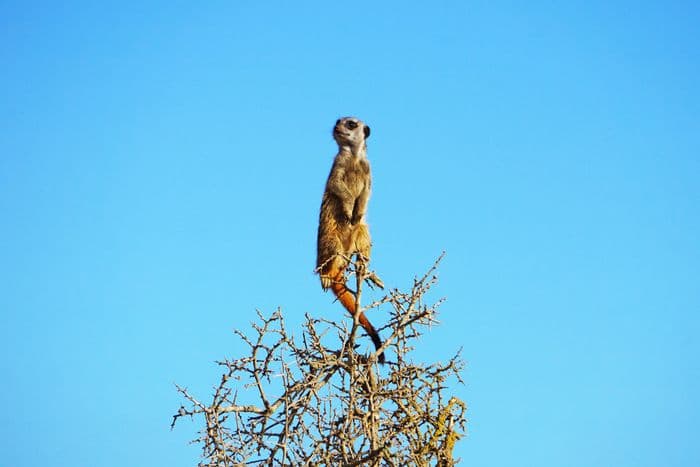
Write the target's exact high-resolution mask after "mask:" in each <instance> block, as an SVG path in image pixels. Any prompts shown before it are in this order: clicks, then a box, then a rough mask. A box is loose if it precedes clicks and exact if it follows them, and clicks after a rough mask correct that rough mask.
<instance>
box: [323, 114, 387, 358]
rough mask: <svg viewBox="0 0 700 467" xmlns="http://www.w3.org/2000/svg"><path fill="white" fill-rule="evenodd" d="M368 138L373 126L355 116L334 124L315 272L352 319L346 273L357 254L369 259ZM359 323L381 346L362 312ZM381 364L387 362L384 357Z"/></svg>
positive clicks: (364, 260)
mask: <svg viewBox="0 0 700 467" xmlns="http://www.w3.org/2000/svg"><path fill="white" fill-rule="evenodd" d="M369 133H370V131H369V127H368V126H367V125H365V124H364V123H363V122H362V121H360V120H358V119H356V118H354V117H345V118H341V119H339V120H338V121H337V122H336V124H335V126H334V128H333V138H334V139H335V141H336V142H337V143H338V154H337V155H336V156H335V160H334V161H333V167H332V168H331V172H330V174H329V175H328V181H327V182H326V189H325V191H324V193H323V200H322V201H321V213H320V216H319V223H318V245H317V246H318V251H317V257H316V267H317V272H318V273H319V274H320V276H321V286H322V287H323V289H324V290H327V289H331V291H332V292H333V293H334V294H335V296H336V297H338V300H339V301H340V303H342V304H343V306H344V307H345V309H346V310H348V311H349V312H350V313H351V314H352V315H353V316H354V315H355V311H356V303H355V295H354V294H353V293H352V292H351V291H350V290H348V288H347V286H346V283H345V269H346V268H347V267H348V260H349V259H350V257H351V256H352V255H353V254H358V255H359V258H360V261H361V263H362V265H363V266H364V265H366V263H367V262H368V261H369V256H370V246H371V240H370V236H369V228H368V227H367V223H366V222H365V213H366V210H367V201H368V200H369V195H370V190H371V185H372V177H371V174H370V167H369V161H368V160H367V144H366V139H367V137H369ZM359 322H360V324H361V325H362V327H363V328H364V329H365V331H367V334H369V336H370V338H371V339H372V342H373V343H374V345H375V347H376V348H379V347H381V345H382V341H381V339H380V337H379V334H378V333H377V331H376V330H375V329H374V327H373V326H372V324H371V323H370V322H369V320H368V319H367V317H366V316H365V315H364V313H360V316H359ZM379 361H380V362H382V363H384V355H383V354H381V355H380V356H379Z"/></svg>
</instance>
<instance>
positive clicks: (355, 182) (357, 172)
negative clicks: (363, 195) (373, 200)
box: [343, 159, 370, 194]
mask: <svg viewBox="0 0 700 467" xmlns="http://www.w3.org/2000/svg"><path fill="white" fill-rule="evenodd" d="M348 162H350V163H349V164H348V165H347V166H346V167H345V171H344V174H343V179H344V181H345V184H346V185H347V186H348V188H349V189H350V191H352V192H353V193H355V194H359V193H360V192H362V191H363V190H364V189H365V188H366V187H368V186H369V182H370V173H369V163H368V162H367V160H366V159H357V160H351V161H348Z"/></svg>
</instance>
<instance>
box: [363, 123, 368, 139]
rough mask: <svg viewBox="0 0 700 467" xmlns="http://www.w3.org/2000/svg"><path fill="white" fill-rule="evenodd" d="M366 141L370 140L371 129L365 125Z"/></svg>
mask: <svg viewBox="0 0 700 467" xmlns="http://www.w3.org/2000/svg"><path fill="white" fill-rule="evenodd" d="M364 131H365V139H367V138H369V127H368V126H367V125H365V130H364Z"/></svg>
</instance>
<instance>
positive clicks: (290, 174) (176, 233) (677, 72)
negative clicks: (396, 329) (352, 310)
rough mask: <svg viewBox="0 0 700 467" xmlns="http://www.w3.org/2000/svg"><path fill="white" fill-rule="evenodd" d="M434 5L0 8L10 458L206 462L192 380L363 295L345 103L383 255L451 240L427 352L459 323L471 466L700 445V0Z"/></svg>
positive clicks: (594, 459) (391, 264)
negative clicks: (326, 208)
mask: <svg viewBox="0 0 700 467" xmlns="http://www.w3.org/2000/svg"><path fill="white" fill-rule="evenodd" d="M428 5H429V4H428V3H427V2H410V1H409V2H407V1H404V2H369V1H363V0H359V1H352V2H350V1H347V2H328V1H326V2H255V1H227V2H223V1H213V2H194V3H193V2H181V1H176V2H124V1H120V2H46V3H42V2H31V1H26V2H13V1H5V2H2V3H1V4H0V62H1V63H2V73H0V89H1V94H0V216H1V217H0V218H1V219H2V228H1V229H0V317H1V318H2V325H1V326H0V343H1V344H0V346H1V352H0V378H1V383H0V400H2V402H3V409H2V410H0V452H1V453H2V454H1V456H2V463H3V464H4V465H11V466H46V465H51V466H75V465H81V466H83V465H84V466H146V465H148V466H153V465H164V466H190V465H194V464H195V463H196V461H197V459H198V455H199V450H198V448H196V447H193V446H189V445H187V440H189V439H191V438H192V437H194V430H195V428H196V427H198V425H196V424H192V423H190V422H188V421H184V423H182V424H181V425H179V426H178V427H177V428H176V430H175V431H174V432H170V431H169V424H170V420H171V415H172V414H173V413H174V411H175V410H176V409H177V407H178V406H179V403H180V399H179V397H178V395H177V394H176V392H175V390H174V387H173V383H174V382H177V383H180V384H183V385H187V386H188V387H189V388H190V389H191V390H192V391H193V392H195V393H197V394H199V395H201V396H203V397H204V396H208V395H209V392H210V387H211V386H212V385H213V384H214V383H215V382H216V380H217V375H218V370H217V368H216V367H215V365H214V364H213V361H214V360H216V359H219V358H222V357H225V356H230V357H234V356H237V355H240V354H239V352H241V351H242V347H241V346H240V345H239V343H238V342H237V340H236V339H235V338H234V337H233V335H232V333H231V330H232V329H233V328H246V327H247V326H248V323H249V322H250V321H252V320H254V319H255V309H256V308H258V309H260V310H262V311H263V312H264V313H271V312H272V311H273V310H274V309H275V308H276V307H278V306H281V307H282V308H283V311H284V313H285V316H286V318H287V321H288V324H289V326H290V328H292V329H294V328H295V327H296V329H297V330H298V325H299V323H300V322H301V320H302V316H303V314H304V313H305V312H310V313H312V314H316V315H319V316H330V317H333V316H338V317H340V316H341V315H342V312H341V310H340V308H339V306H338V305H337V304H333V303H332V300H331V297H330V296H329V295H327V294H324V293H322V291H321V290H320V287H319V284H318V279H317V277H315V276H314V275H313V267H314V260H315V234H316V222H317V215H318V214H317V212H318V206H319V202H320V197H321V193H322V190H323V184H324V182H325V178H326V175H327V173H328V170H329V168H330V164H331V160H332V157H333V155H334V150H335V146H334V143H333V141H332V139H331V136H330V129H331V126H332V125H333V122H334V121H335V120H336V118H337V117H339V116H343V115H356V116H358V117H360V118H362V119H364V120H365V121H366V122H368V124H369V125H370V126H371V128H372V136H371V138H370V140H369V156H370V159H371V161H372V164H373V171H374V183H375V185H374V193H373V197H372V199H371V201H370V208H369V221H370V225H371V228H372V232H373V237H374V244H375V246H374V258H373V262H374V267H375V268H376V269H377V271H378V272H379V273H380V275H381V276H382V278H383V279H384V280H385V282H387V284H388V285H389V286H392V287H405V286H407V285H409V284H410V283H411V281H412V278H413V275H414V274H419V273H422V272H423V271H424V270H425V269H426V268H427V267H428V266H429V265H430V264H431V263H432V261H433V260H434V259H435V258H436V257H437V256H438V255H439V254H440V252H441V251H442V250H446V251H447V257H446V259H445V260H444V264H443V266H442V267H441V270H440V276H441V283H440V286H439V287H438V288H437V289H436V291H435V296H434V298H435V299H437V298H439V297H441V296H445V297H447V302H446V303H445V305H444V306H443V307H442V315H441V319H442V321H443V325H442V326H439V327H436V328H434V329H433V330H432V331H431V332H430V333H429V335H427V336H426V337H425V338H424V339H423V340H422V342H420V343H419V345H418V349H417V351H416V357H417V358H421V359H426V360H431V359H435V358H442V359H445V358H447V357H449V356H451V355H452V354H453V353H454V352H455V351H456V350H457V349H459V348H460V347H462V348H463V355H464V358H465V359H466V361H467V367H466V369H465V372H464V378H465V380H466V382H467V384H466V386H464V387H455V388H454V390H455V393H456V394H457V395H459V396H460V397H462V398H463V399H465V400H466V401H467V402H468V404H469V407H470V411H469V418H470V424H469V435H468V437H467V438H466V439H465V440H463V441H462V442H461V443H460V444H459V448H458V453H459V455H461V456H462V458H463V459H464V460H465V462H464V465H473V466H537V467H542V466H551V467H560V466H581V467H589V466H623V467H624V466H693V465H700V447H699V445H698V434H699V432H700V422H699V420H700V402H698V394H700V372H699V368H700V366H699V365H698V356H700V343H699V340H698V338H697V336H698V334H699V333H700V318H699V317H698V313H699V312H700V287H699V285H700V266H699V264H700V242H699V239H700V207H699V206H700V183H699V179H700V84H699V83H700V28H699V27H698V25H699V24H700V7H698V4H697V2H690V1H687V2H682V1H666V2H661V1H657V2H645V1H642V2H639V1H635V2H632V1H618V2H609V1H597V0H593V1H590V0H589V1H571V2H515V1H510V2H508V1H463V2H458V1H452V2H450V1H437V2H433V3H432V4H430V6H428ZM373 319H374V320H375V321H376V322H377V323H379V324H381V323H382V316H381V315H379V314H378V315H375V316H373Z"/></svg>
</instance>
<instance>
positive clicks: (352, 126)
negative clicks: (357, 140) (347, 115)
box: [345, 120, 357, 130]
mask: <svg viewBox="0 0 700 467" xmlns="http://www.w3.org/2000/svg"><path fill="white" fill-rule="evenodd" d="M345 126H346V127H347V128H348V129H349V130H354V129H355V128H357V122H353V121H352V120H349V121H347V122H346V123H345Z"/></svg>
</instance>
